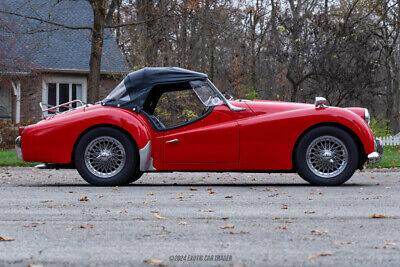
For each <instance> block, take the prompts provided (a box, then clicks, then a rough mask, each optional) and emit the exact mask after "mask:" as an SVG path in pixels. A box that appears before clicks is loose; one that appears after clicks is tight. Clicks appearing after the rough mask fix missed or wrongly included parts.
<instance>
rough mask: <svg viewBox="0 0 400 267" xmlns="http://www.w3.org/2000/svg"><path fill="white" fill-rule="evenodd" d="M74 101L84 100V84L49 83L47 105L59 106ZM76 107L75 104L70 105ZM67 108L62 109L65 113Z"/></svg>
mask: <svg viewBox="0 0 400 267" xmlns="http://www.w3.org/2000/svg"><path fill="white" fill-rule="evenodd" d="M73 100H83V98H82V84H77V83H47V104H49V105H52V106H57V105H61V104H64V103H66V102H69V101H73ZM70 106H71V107H76V106H77V104H76V103H74V104H72V105H70ZM65 110H67V108H60V111H65Z"/></svg>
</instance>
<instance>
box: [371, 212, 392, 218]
mask: <svg viewBox="0 0 400 267" xmlns="http://www.w3.org/2000/svg"><path fill="white" fill-rule="evenodd" d="M370 218H371V219H383V218H389V216H385V215H381V214H375V213H374V214H372V216H371V217H370Z"/></svg>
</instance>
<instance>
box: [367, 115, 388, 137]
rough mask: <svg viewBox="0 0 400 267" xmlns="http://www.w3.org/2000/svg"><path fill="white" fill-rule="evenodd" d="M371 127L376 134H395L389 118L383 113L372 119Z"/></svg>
mask: <svg viewBox="0 0 400 267" xmlns="http://www.w3.org/2000/svg"><path fill="white" fill-rule="evenodd" d="M369 127H370V128H371V130H372V131H373V132H374V136H389V135H393V132H392V129H390V127H389V120H388V119H386V118H385V117H383V116H382V115H379V116H377V117H376V118H373V119H371V122H370V124H369Z"/></svg>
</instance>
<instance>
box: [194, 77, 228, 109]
mask: <svg viewBox="0 0 400 267" xmlns="http://www.w3.org/2000/svg"><path fill="white" fill-rule="evenodd" d="M190 85H191V86H192V88H193V91H194V92H195V93H196V95H197V96H198V97H199V99H200V100H201V102H202V103H203V104H204V105H205V106H207V107H212V106H217V105H221V104H223V102H222V99H221V97H220V95H219V94H218V92H216V91H215V90H214V89H213V88H211V86H210V85H209V83H208V82H207V81H191V82H190Z"/></svg>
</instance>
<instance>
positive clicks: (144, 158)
mask: <svg viewBox="0 0 400 267" xmlns="http://www.w3.org/2000/svg"><path fill="white" fill-rule="evenodd" d="M139 156H140V167H139V168H140V170H141V171H155V170H156V169H155V168H154V166H153V158H152V157H151V140H149V142H148V143H147V144H146V145H145V146H144V147H143V148H142V149H139Z"/></svg>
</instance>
